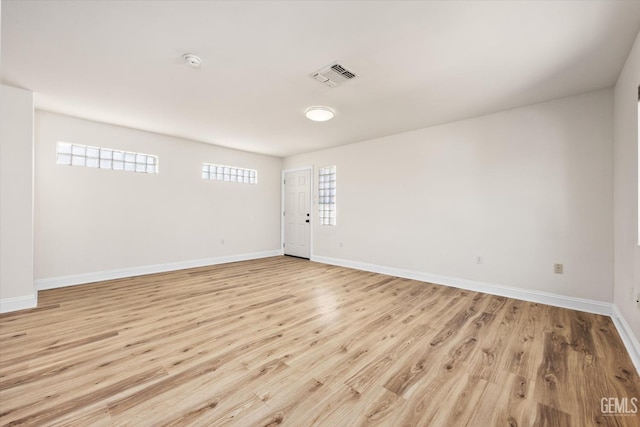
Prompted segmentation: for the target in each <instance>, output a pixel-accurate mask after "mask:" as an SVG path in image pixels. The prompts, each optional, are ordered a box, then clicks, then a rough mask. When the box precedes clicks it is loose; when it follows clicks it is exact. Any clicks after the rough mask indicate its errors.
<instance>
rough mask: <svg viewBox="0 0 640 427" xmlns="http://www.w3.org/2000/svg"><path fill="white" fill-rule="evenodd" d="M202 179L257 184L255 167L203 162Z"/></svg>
mask: <svg viewBox="0 0 640 427" xmlns="http://www.w3.org/2000/svg"><path fill="white" fill-rule="evenodd" d="M202 179H211V180H216V181H227V182H239V183H242V184H257V183H258V171H257V170H255V169H244V168H239V167H236V166H223V165H214V164H210V163H203V164H202Z"/></svg>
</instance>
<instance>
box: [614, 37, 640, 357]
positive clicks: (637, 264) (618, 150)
mask: <svg viewBox="0 0 640 427" xmlns="http://www.w3.org/2000/svg"><path fill="white" fill-rule="evenodd" d="M638 85H640V35H638V37H637V38H636V41H635V44H634V46H633V48H632V50H631V53H630V55H629V58H628V59H627V62H626V65H625V66H624V68H623V70H622V72H621V73H620V76H619V78H618V82H617V84H616V87H615V110H614V111H615V121H614V135H615V175H614V185H615V190H614V210H615V273H614V277H615V281H614V282H615V285H614V303H615V305H616V307H617V308H618V310H619V311H620V312H621V314H622V315H623V316H624V318H625V319H626V321H627V322H628V324H629V326H630V328H631V330H632V331H633V333H634V334H635V340H636V343H637V342H638V338H639V337H640V310H638V308H637V306H636V303H635V296H636V295H637V293H638V292H640V247H639V246H638ZM636 345H637V344H636ZM637 351H638V353H639V356H640V348H638V349H637Z"/></svg>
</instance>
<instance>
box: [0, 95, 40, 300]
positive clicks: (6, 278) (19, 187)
mask: <svg viewBox="0 0 640 427" xmlns="http://www.w3.org/2000/svg"><path fill="white" fill-rule="evenodd" d="M0 122H1V125H0V312H5V311H12V310H18V309H22V308H29V307H34V306H35V305H36V302H37V296H36V293H35V290H34V286H33V94H32V93H31V92H29V91H26V90H22V89H17V88H13V87H10V86H4V85H1V86H0Z"/></svg>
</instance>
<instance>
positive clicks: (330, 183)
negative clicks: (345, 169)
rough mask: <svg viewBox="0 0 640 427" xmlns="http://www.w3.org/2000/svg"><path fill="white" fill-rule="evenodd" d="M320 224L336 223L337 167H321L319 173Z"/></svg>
mask: <svg viewBox="0 0 640 427" xmlns="http://www.w3.org/2000/svg"><path fill="white" fill-rule="evenodd" d="M318 208H319V211H320V224H322V225H336V167H335V166H328V167H326V168H320V171H319V173H318Z"/></svg>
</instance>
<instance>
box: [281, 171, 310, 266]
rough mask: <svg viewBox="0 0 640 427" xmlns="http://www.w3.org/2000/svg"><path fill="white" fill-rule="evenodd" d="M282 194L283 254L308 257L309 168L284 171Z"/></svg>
mask: <svg viewBox="0 0 640 427" xmlns="http://www.w3.org/2000/svg"><path fill="white" fill-rule="evenodd" d="M284 194H285V196H284V254H285V255H293V256H297V257H302V258H309V257H310V254H311V249H310V243H309V241H310V236H311V170H310V169H305V170H299V171H292V172H285V175H284Z"/></svg>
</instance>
